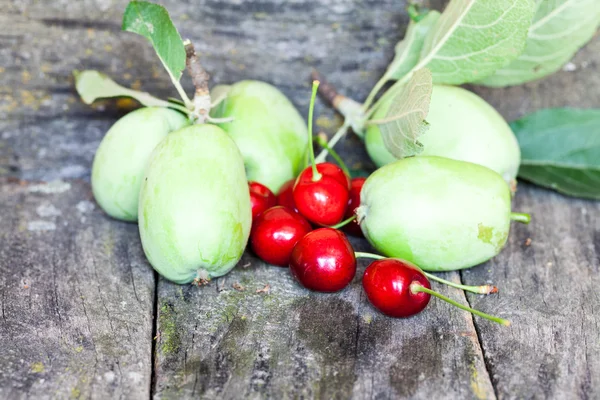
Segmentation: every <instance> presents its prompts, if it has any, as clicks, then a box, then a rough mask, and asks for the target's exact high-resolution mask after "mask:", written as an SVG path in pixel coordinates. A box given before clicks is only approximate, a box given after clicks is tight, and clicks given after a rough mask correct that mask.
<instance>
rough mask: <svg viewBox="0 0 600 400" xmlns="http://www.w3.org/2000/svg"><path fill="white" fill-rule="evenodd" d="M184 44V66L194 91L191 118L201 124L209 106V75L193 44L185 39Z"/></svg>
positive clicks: (205, 120) (205, 119)
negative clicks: (190, 78)
mask: <svg viewBox="0 0 600 400" xmlns="http://www.w3.org/2000/svg"><path fill="white" fill-rule="evenodd" d="M184 44H185V55H186V62H185V64H186V66H187V71H188V73H189V74H190V76H191V77H192V82H193V84H194V87H195V88H196V91H195V92H194V99H193V100H192V103H193V108H194V109H193V110H192V113H191V115H192V118H194V119H195V122H196V123H197V124H203V123H205V122H207V120H208V118H210V116H209V112H210V108H211V100H210V90H209V89H208V81H209V79H210V75H209V74H208V72H206V70H205V69H204V68H203V67H202V64H200V59H199V58H198V56H197V55H196V50H195V49H194V45H193V44H192V42H191V41H190V40H186V41H185V42H184Z"/></svg>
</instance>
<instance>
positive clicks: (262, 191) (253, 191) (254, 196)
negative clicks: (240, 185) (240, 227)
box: [248, 181, 277, 221]
mask: <svg viewBox="0 0 600 400" xmlns="http://www.w3.org/2000/svg"><path fill="white" fill-rule="evenodd" d="M248 187H249V188H250V204H251V205H252V221H254V220H255V219H256V217H258V216H259V215H260V213H262V212H263V211H265V210H266V209H268V208H271V207H273V206H275V205H276V204H277V198H276V197H275V195H274V194H273V192H271V189H269V188H268V187H266V186H265V185H263V184H261V183H258V182H252V181H250V182H248Z"/></svg>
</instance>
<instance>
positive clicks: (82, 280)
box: [0, 180, 155, 399]
mask: <svg viewBox="0 0 600 400" xmlns="http://www.w3.org/2000/svg"><path fill="white" fill-rule="evenodd" d="M0 221H1V228H0V243H1V247H0V305H1V310H2V323H0V337H1V338H2V346H0V365H2V368H0V398H3V399H12V398H69V397H74V398H79V397H82V398H99V399H100V398H135V399H142V398H148V397H149V394H150V382H151V363H150V358H151V348H152V321H153V311H154V307H153V305H154V297H155V280H154V273H153V272H152V270H151V268H150V267H149V266H148V264H147V263H146V261H145V259H144V256H143V253H142V250H141V246H140V243H139V240H138V237H137V236H138V234H137V227H136V226H135V225H133V224H125V223H118V222H116V221H113V220H110V219H109V218H108V217H106V216H105V215H104V213H102V212H101V211H100V210H99V209H98V208H97V207H96V206H95V205H94V203H93V202H92V197H91V192H90V188H89V185H88V184H87V183H84V182H80V181H71V182H64V181H62V182H54V183H51V184H45V183H40V184H36V183H33V182H27V183H25V182H12V183H10V182H6V181H5V180H4V181H2V184H1V185H0Z"/></svg>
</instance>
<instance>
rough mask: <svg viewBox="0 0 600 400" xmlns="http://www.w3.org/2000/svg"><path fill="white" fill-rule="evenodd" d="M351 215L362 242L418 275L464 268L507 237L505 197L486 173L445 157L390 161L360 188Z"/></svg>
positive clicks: (505, 191) (494, 250) (508, 217)
mask: <svg viewBox="0 0 600 400" xmlns="http://www.w3.org/2000/svg"><path fill="white" fill-rule="evenodd" d="M360 203H361V206H360V207H359V208H358V209H357V215H358V219H359V221H360V226H361V229H362V231H363V233H364V235H365V237H366V238H367V240H368V241H369V242H370V243H371V244H372V245H373V247H375V248H376V249H377V250H378V251H380V252H381V253H383V254H384V255H386V256H388V257H395V258H401V259H404V260H408V261H410V262H412V263H414V264H416V265H418V266H419V267H421V268H422V269H424V270H428V271H451V270H457V269H462V268H469V267H472V266H474V265H477V264H480V263H482V262H484V261H486V260H489V259H490V258H492V257H494V256H495V255H496V254H498V253H499V252H500V250H501V249H502V247H503V246H504V244H505V243H506V240H507V238H508V232H509V227H510V220H511V210H510V205H511V204H510V203H511V194H510V190H509V187H508V185H507V184H506V183H505V182H504V180H503V179H502V177H501V176H500V175H498V174H497V173H496V172H494V171H492V170H491V169H489V168H486V167H483V166H480V165H477V164H473V163H468V162H464V161H456V160H451V159H449V158H443V157H434V156H424V157H409V158H405V159H402V160H397V161H395V162H393V163H391V164H388V165H386V166H384V167H381V168H380V169H378V170H377V171H375V172H374V173H373V174H372V175H371V176H370V177H369V178H368V179H367V180H366V182H365V184H364V186H363V188H362V191H361V198H360Z"/></svg>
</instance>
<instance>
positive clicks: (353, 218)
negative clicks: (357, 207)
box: [328, 215, 356, 256]
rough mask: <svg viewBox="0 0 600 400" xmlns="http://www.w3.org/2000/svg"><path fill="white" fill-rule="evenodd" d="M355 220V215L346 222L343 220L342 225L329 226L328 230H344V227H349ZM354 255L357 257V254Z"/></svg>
mask: <svg viewBox="0 0 600 400" xmlns="http://www.w3.org/2000/svg"><path fill="white" fill-rule="evenodd" d="M355 219H356V215H353V216H351V217H350V218H348V219H345V220H343V221H342V222H340V223H337V224H335V225H331V226H328V228H331V229H340V228H343V227H344V226H346V225H348V224H349V223H350V222H352V221H354V220H355ZM354 255H355V256H356V253H354Z"/></svg>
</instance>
